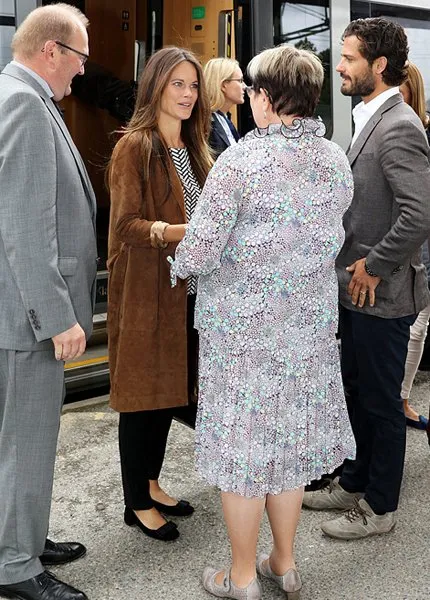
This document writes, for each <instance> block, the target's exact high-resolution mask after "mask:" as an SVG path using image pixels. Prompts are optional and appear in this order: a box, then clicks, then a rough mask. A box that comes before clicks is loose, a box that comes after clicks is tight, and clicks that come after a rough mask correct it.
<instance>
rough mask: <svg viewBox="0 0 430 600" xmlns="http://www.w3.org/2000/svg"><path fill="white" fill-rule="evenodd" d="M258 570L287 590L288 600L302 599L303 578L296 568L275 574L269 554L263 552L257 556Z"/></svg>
mask: <svg viewBox="0 0 430 600" xmlns="http://www.w3.org/2000/svg"><path fill="white" fill-rule="evenodd" d="M257 571H258V572H259V573H260V575H263V577H268V578H269V579H271V580H272V581H274V582H275V583H277V584H278V586H279V587H280V588H281V590H284V592H287V600H300V590H301V589H302V580H301V579H300V575H299V574H298V572H297V571H296V569H288V571H287V572H286V573H284V574H283V575H275V573H274V572H273V571H272V569H271V567H270V563H269V555H268V554H264V553H263V552H262V553H261V554H259V555H258V557H257Z"/></svg>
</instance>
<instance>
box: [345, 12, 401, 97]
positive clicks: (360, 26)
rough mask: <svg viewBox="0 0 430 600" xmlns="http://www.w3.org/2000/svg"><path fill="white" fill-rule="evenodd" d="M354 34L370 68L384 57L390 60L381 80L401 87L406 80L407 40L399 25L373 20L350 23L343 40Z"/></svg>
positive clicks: (384, 20) (377, 19)
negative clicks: (378, 59)
mask: <svg viewBox="0 0 430 600" xmlns="http://www.w3.org/2000/svg"><path fill="white" fill-rule="evenodd" d="M352 35H355V37H356V38H358V39H359V40H360V42H361V46H360V52H361V54H362V56H363V57H364V58H365V59H366V60H367V62H368V63H369V65H372V64H373V62H374V61H375V60H376V59H377V58H379V57H381V56H385V58H386V59H387V66H386V68H385V69H384V72H383V73H382V81H383V82H384V83H386V84H387V85H393V86H394V85H401V84H402V83H403V82H404V81H405V80H406V78H407V60H408V52H409V47H408V38H407V36H406V33H405V30H404V29H403V27H402V26H401V25H399V24H398V23H394V22H393V21H389V20H388V19H384V18H383V17H374V18H371V19H356V20H355V21H351V23H350V24H349V25H348V27H347V28H346V29H345V31H344V32H343V35H342V40H344V39H345V38H346V37H349V36H352Z"/></svg>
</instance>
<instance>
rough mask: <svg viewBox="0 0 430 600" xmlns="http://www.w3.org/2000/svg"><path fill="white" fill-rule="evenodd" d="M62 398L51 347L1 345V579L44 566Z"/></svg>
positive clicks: (13, 579)
mask: <svg viewBox="0 0 430 600" xmlns="http://www.w3.org/2000/svg"><path fill="white" fill-rule="evenodd" d="M63 400H64V364H63V362H61V361H56V360H55V357H54V350H53V349H52V350H48V351H39V352H21V351H15V350H4V349H0V456H1V457H2V458H1V463H0V584H11V583H17V582H19V581H25V580H26V579H29V578H30V577H35V576H36V575H38V574H40V573H42V571H43V567H42V565H41V563H40V560H39V558H38V557H39V556H40V555H41V554H42V552H43V548H44V544H45V539H46V536H47V533H48V525H49V512H50V508H51V495H52V482H53V475H54V464H55V453H56V447H57V438H58V429H59V425H60V414H61V407H62V404H63Z"/></svg>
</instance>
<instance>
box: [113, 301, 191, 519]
mask: <svg viewBox="0 0 430 600" xmlns="http://www.w3.org/2000/svg"><path fill="white" fill-rule="evenodd" d="M194 305H195V295H190V296H188V305H187V339H188V391H189V397H190V398H193V397H194V391H195V382H196V379H197V354H198V335H197V331H196V330H195V329H194ZM196 408H197V405H196V404H195V403H194V402H192V401H191V402H189V405H188V406H181V407H177V408H164V409H158V410H142V411H138V412H122V413H120V415H119V432H118V433H119V453H120V458H121V475H122V485H123V490H124V503H125V505H126V506H127V507H129V508H132V509H134V510H147V509H150V508H152V507H153V506H154V503H153V501H152V499H151V496H150V493H149V480H150V479H158V477H159V475H160V471H161V467H162V466H163V460H164V453H165V451H166V443H167V437H168V435H169V430H170V425H171V423H172V419H173V417H174V416H175V417H178V418H179V419H181V420H182V421H184V422H186V423H187V424H188V425H191V426H192V427H194V425H195V419H196Z"/></svg>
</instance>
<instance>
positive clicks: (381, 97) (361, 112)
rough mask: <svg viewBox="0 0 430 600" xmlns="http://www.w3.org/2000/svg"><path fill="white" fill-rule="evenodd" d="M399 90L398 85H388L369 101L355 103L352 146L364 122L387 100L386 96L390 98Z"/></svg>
mask: <svg viewBox="0 0 430 600" xmlns="http://www.w3.org/2000/svg"><path fill="white" fill-rule="evenodd" d="M399 92H400V88H399V86H394V87H390V88H389V89H388V90H385V92H382V93H381V94H378V95H377V96H376V98H373V100H370V102H367V103H364V102H360V104H357V106H356V107H355V108H354V109H353V111H352V118H353V119H354V125H355V131H354V135H353V137H352V142H351V146H353V144H354V143H355V141H356V139H357V138H358V136H359V135H360V133H361V132H362V131H363V129H364V127H365V125H366V123H367V122H368V121H370V119H371V118H372V117H373V115H374V114H375V113H376V111H377V110H378V109H379V108H381V106H382V105H383V104H384V102H386V101H387V100H388V98H391V96H394V95H395V94H398V93H399Z"/></svg>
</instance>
